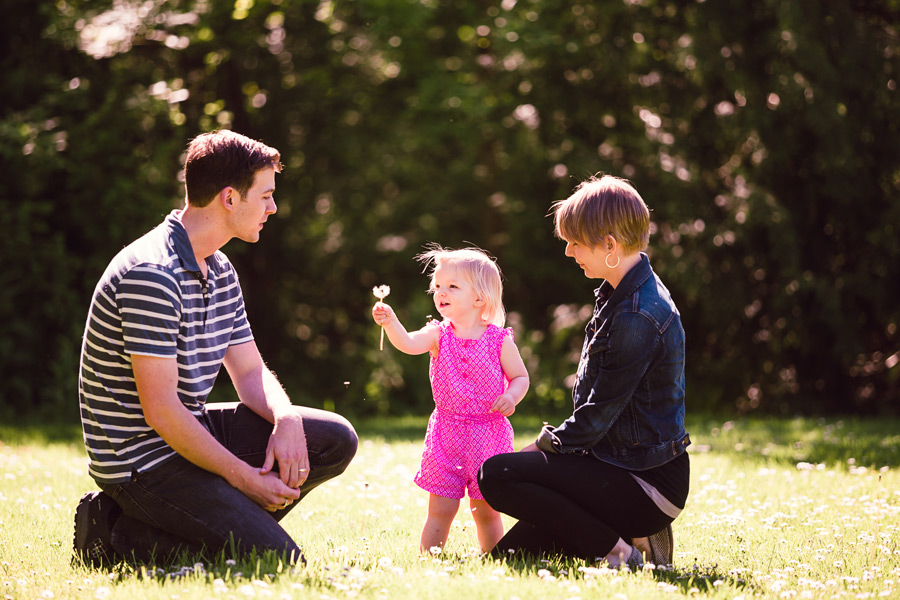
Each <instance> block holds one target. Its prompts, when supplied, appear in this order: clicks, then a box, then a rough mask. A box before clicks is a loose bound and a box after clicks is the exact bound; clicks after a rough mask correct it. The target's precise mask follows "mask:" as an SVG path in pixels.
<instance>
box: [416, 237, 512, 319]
mask: <svg viewBox="0 0 900 600" xmlns="http://www.w3.org/2000/svg"><path fill="white" fill-rule="evenodd" d="M425 248H426V250H425V252H422V253H421V254H418V255H417V256H416V260H417V261H419V262H421V263H422V264H423V265H424V267H425V268H424V270H423V271H422V272H423V273H424V272H428V275H429V277H431V284H430V285H429V286H428V293H430V294H433V293H434V271H435V269H437V267H438V265H452V266H454V267H456V269H457V273H458V274H459V277H460V278H461V279H462V280H463V281H465V282H466V283H468V284H469V285H471V286H472V288H473V289H474V290H475V294H476V295H477V296H478V297H479V298H480V299H482V300H483V301H484V309H483V310H482V313H481V319H482V320H483V321H486V322H488V323H492V324H494V325H496V326H497V327H503V324H504V323H505V322H506V310H505V309H504V308H503V282H502V275H501V274H500V267H498V266H497V263H496V261H495V260H494V259H493V258H492V257H491V256H490V255H488V253H487V252H485V251H484V250H482V249H481V248H477V247H474V246H471V247H469V248H463V249H461V250H454V249H452V248H444V247H442V246H440V245H439V244H429V245H428V246H426V247H425Z"/></svg>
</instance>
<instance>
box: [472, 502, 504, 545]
mask: <svg viewBox="0 0 900 600" xmlns="http://www.w3.org/2000/svg"><path fill="white" fill-rule="evenodd" d="M469 510H471V511H472V518H473V519H475V528H476V531H477V532H478V545H479V546H481V551H482V552H490V551H491V550H493V549H494V546H496V545H497V542H499V541H500V538H502V537H503V521H502V520H501V519H500V513H498V512H497V511H496V510H494V509H493V508H491V507H490V505H489V504H488V503H487V501H485V500H473V499H471V498H470V499H469Z"/></svg>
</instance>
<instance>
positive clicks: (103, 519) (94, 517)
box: [73, 492, 122, 567]
mask: <svg viewBox="0 0 900 600" xmlns="http://www.w3.org/2000/svg"><path fill="white" fill-rule="evenodd" d="M121 514H122V509H121V508H120V507H119V505H118V504H116V502H115V500H113V499H112V498H111V497H110V496H108V495H107V494H104V493H103V492H88V493H87V494H85V495H84V496H82V497H81V500H80V501H79V502H78V507H77V508H76V509H75V539H74V541H73V546H74V550H75V557H76V559H80V560H81V561H82V562H83V563H84V564H86V565H91V566H94V567H100V566H102V565H103V564H104V563H105V564H107V565H109V564H112V562H113V559H114V558H115V551H114V550H113V548H112V526H113V523H115V520H116V519H117V518H118V517H119V515H121Z"/></svg>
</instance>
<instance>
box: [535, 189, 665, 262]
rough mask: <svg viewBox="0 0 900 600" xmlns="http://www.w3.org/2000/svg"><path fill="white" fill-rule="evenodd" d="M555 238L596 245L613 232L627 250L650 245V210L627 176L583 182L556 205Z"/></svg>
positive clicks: (644, 247) (634, 250) (554, 211)
mask: <svg viewBox="0 0 900 600" xmlns="http://www.w3.org/2000/svg"><path fill="white" fill-rule="evenodd" d="M552 210H553V213H554V215H553V221H554V228H555V233H556V237H558V238H560V239H563V240H567V241H574V242H578V243H580V244H585V245H587V246H589V247H592V248H596V247H598V246H600V245H602V244H603V242H604V241H605V240H606V236H607V235H612V236H613V237H614V238H615V239H616V241H617V242H618V243H619V244H621V245H622V248H623V249H624V250H625V251H626V252H637V251H641V250H644V249H646V248H647V244H648V243H649V241H650V209H648V208H647V205H646V204H645V203H644V199H643V198H641V195H640V194H638V192H637V190H636V189H634V187H633V186H632V185H631V183H629V182H628V181H626V180H624V179H620V178H618V177H613V176H612V175H604V176H602V177H600V178H597V177H591V178H590V179H588V180H586V181H583V182H581V183H580V184H579V185H578V187H576V188H575V191H574V192H572V195H571V196H569V197H568V198H566V199H565V200H560V201H559V202H556V203H554V204H553V209H552Z"/></svg>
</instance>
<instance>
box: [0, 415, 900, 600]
mask: <svg viewBox="0 0 900 600" xmlns="http://www.w3.org/2000/svg"><path fill="white" fill-rule="evenodd" d="M512 421H513V425H514V426H515V428H516V431H517V434H518V435H519V436H520V437H519V438H518V439H517V443H516V447H517V448H519V447H521V446H523V445H524V444H525V443H527V442H528V441H531V439H532V438H533V437H534V434H535V433H536V432H537V430H538V428H539V422H538V420H537V419H528V418H519V417H517V416H514V417H513V419H512ZM357 425H358V430H359V433H360V438H361V444H360V449H359V453H358V454H357V457H356V459H355V461H354V463H353V464H352V465H351V466H350V468H349V469H348V471H347V472H346V473H345V474H344V475H343V476H341V477H339V478H338V479H336V480H333V481H331V482H329V483H327V484H325V485H323V486H321V487H320V488H319V489H318V490H316V491H315V492H314V493H312V494H311V495H310V496H309V498H307V499H306V500H305V501H304V502H303V503H302V504H301V505H300V506H299V507H297V508H296V509H295V510H294V511H293V512H292V513H291V514H290V515H289V516H288V517H287V518H286V519H285V521H283V524H284V526H285V527H286V529H287V530H288V531H289V532H290V533H291V534H292V535H293V536H294V537H295V539H297V540H298V541H299V542H300V544H301V545H302V546H303V548H304V552H305V554H306V557H307V559H308V564H307V565H306V566H305V567H302V568H290V567H287V566H285V565H282V564H280V563H279V561H278V560H277V558H276V557H273V556H264V557H262V558H258V559H246V560H241V561H238V562H237V563H233V562H231V561H225V560H219V561H217V562H214V563H212V564H210V563H205V564H195V563H194V562H193V560H190V559H186V560H185V561H184V562H185V564H180V563H179V564H175V565H159V566H148V567H143V568H140V567H129V566H118V567H115V568H114V569H112V570H91V569H87V568H85V567H83V566H73V565H72V564H71V562H70V559H71V552H72V531H73V525H72V523H73V521H72V518H73V514H74V508H75V504H76V503H77V501H78V499H79V498H80V497H81V495H82V494H83V493H84V492H85V491H87V490H89V489H94V485H93V484H92V482H91V480H90V478H89V477H88V475H87V473H86V457H85V454H84V451H83V449H82V446H81V440H80V430H79V429H78V427H77V425H75V426H54V427H50V426H38V427H18V428H16V427H12V426H10V425H9V424H5V425H0V596H2V597H3V598H5V599H19V598H35V599H39V598H89V599H98V600H104V599H106V598H129V599H133V598H165V599H178V600H191V599H198V600H199V599H208V598H221V599H239V600H244V599H247V598H257V597H258V598H273V599H279V600H280V599H282V598H315V599H327V598H334V599H340V598H377V599H382V598H422V599H430V598H435V599H438V598H442V599H443V598H446V599H451V598H452V599H454V600H460V599H463V598H464V599H465V600H479V599H488V598H490V599H494V598H503V599H509V600H512V599H515V598H519V599H521V600H525V599H528V598H541V599H546V598H559V599H562V600H567V599H568V600H574V599H585V600H586V599H588V598H611V599H615V600H638V599H645V598H649V599H653V598H673V597H685V596H690V597H703V596H708V597H710V598H716V599H720V598H721V599H738V598H744V599H750V598H853V599H857V598H881V597H886V598H900V530H898V528H900V477H898V467H900V427H898V425H900V423H898V422H897V421H891V420H881V421H874V420H873V421H861V420H850V419H847V420H843V421H841V420H810V419H805V420H804V419H791V420H762V419H754V420H735V421H727V422H723V421H721V420H718V421H717V420H713V419H696V420H693V421H690V422H689V423H688V430H689V431H690V433H691V435H692V438H693V440H694V444H693V445H692V446H691V448H690V453H691V471H692V473H691V493H690V496H689V498H688V506H687V508H686V510H685V512H684V513H683V514H682V516H681V517H679V519H678V520H677V521H676V522H675V524H674V525H673V528H674V532H675V563H676V565H675V570H674V571H667V572H663V571H653V570H649V569H647V570H644V571H642V572H637V573H631V572H618V571H609V570H607V569H604V568H598V566H597V565H587V564H584V563H581V562H577V561H548V562H540V561H538V562H498V561H493V560H487V559H484V558H481V557H479V556H478V553H477V551H476V539H475V532H474V522H473V521H472V519H471V517H469V516H468V515H467V514H466V513H464V512H463V511H461V512H460V515H459V516H458V517H457V520H456V522H455V524H454V527H453V530H452V532H451V537H450V541H449V543H448V545H447V548H446V549H445V551H444V552H443V553H442V554H441V555H438V556H430V557H420V556H419V555H418V553H417V551H416V549H417V546H418V537H419V531H420V527H421V523H422V520H423V518H424V514H425V500H426V494H425V492H423V491H421V490H419V489H418V488H417V487H416V486H415V485H414V484H413V483H412V477H413V475H414V473H415V470H416V467H417V465H418V459H419V453H420V449H421V440H422V436H423V434H424V428H425V419H422V418H402V419H391V420H387V419H386V420H381V421H368V422H363V423H358V424H357ZM508 524H509V522H508V523H507V525H508Z"/></svg>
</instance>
